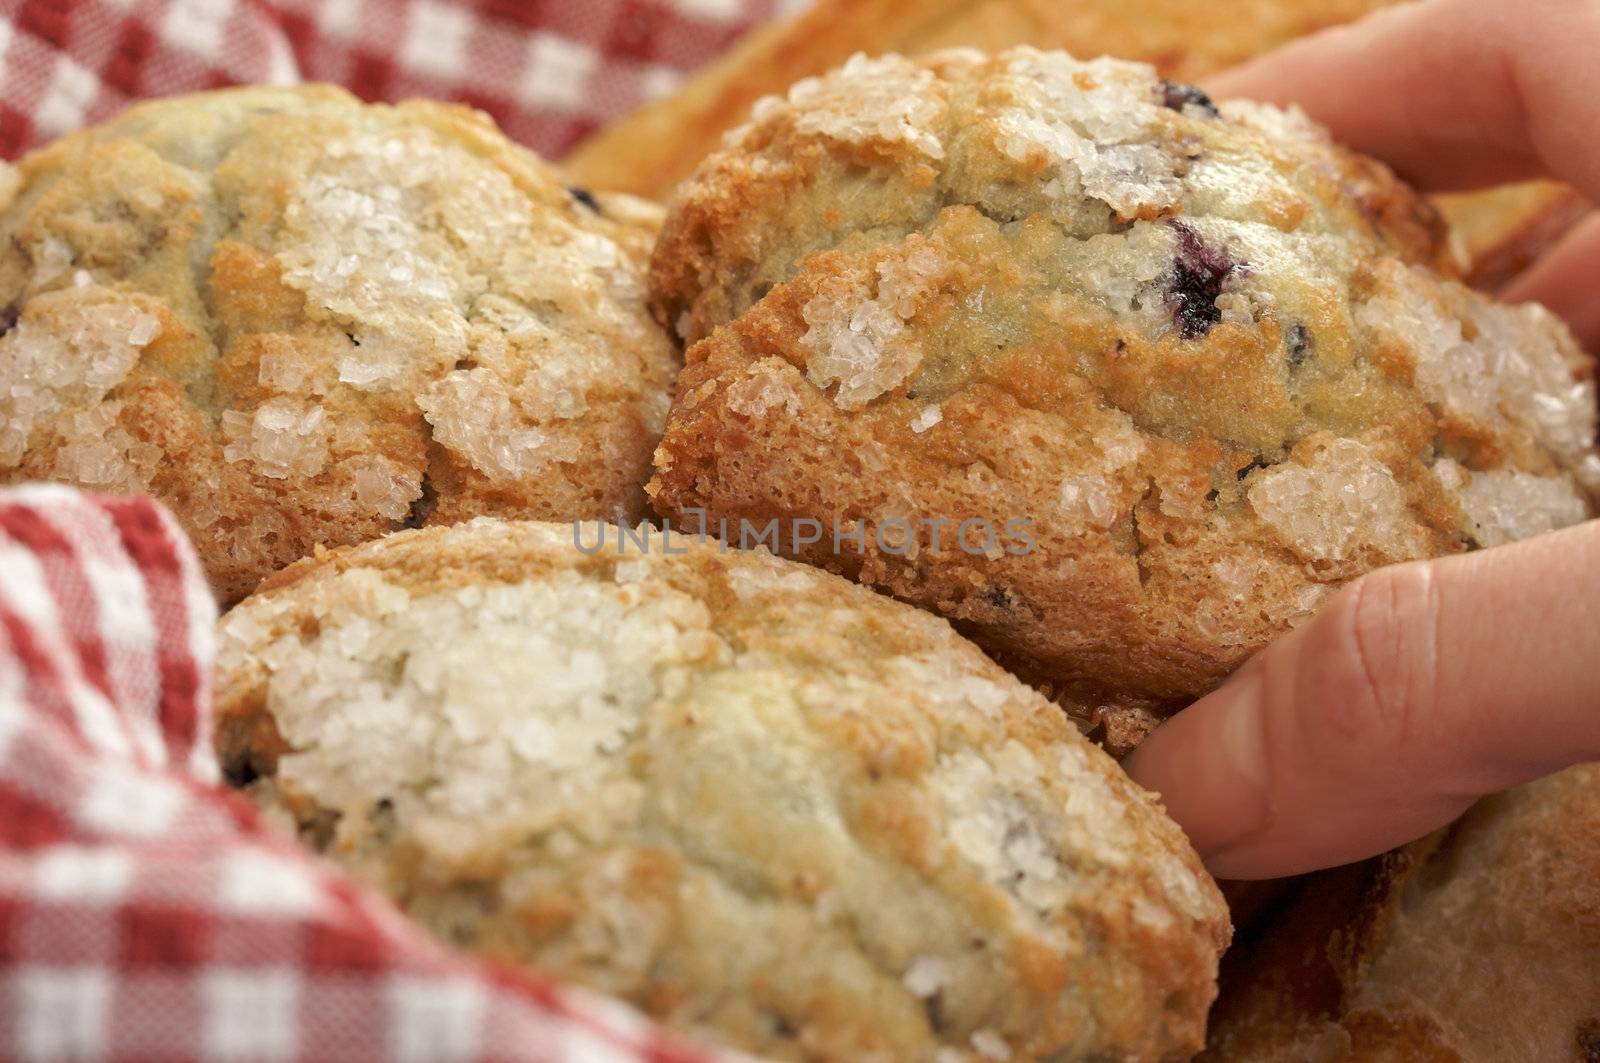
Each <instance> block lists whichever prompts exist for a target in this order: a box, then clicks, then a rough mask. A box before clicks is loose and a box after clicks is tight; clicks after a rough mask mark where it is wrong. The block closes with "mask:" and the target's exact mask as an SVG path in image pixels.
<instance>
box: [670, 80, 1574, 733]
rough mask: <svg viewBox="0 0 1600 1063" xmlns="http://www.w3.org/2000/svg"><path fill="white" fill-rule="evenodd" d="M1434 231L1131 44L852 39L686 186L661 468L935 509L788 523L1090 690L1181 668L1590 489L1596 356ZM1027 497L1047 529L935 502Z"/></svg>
mask: <svg viewBox="0 0 1600 1063" xmlns="http://www.w3.org/2000/svg"><path fill="white" fill-rule="evenodd" d="M1440 233H1441V227H1440V226H1439V224H1438V221H1437V219H1436V217H1435V216H1434V215H1433V213H1432V212H1431V211H1430V209H1429V208H1428V207H1427V205H1426V204H1425V203H1424V202H1423V201H1422V200H1420V199H1419V198H1418V197H1417V196H1416V195H1415V194H1414V193H1413V192H1412V191H1411V190H1410V189H1408V188H1407V187H1406V186H1405V185H1404V184H1402V183H1401V182H1399V181H1398V180H1397V179H1395V178H1394V176H1393V175H1392V174H1391V173H1389V171H1387V170H1386V169H1385V168H1384V167H1382V166H1381V165H1379V164H1378V163H1376V162H1373V161H1371V160H1368V159H1364V158H1361V157H1359V156H1357V155H1354V154H1352V153H1350V152H1348V151H1345V150H1343V149H1341V148H1339V147H1337V146H1336V145H1334V144H1332V143H1331V142H1330V141H1329V140H1328V138H1327V137H1326V135H1325V134H1324V133H1323V132H1322V131H1321V130H1320V129H1318V128H1317V127H1315V126H1314V125H1313V124H1312V123H1310V122H1309V121H1308V120H1307V119H1305V118H1304V116H1303V115H1300V114H1298V113H1295V112H1283V111H1279V110H1275V109H1273V108H1270V107H1266V106H1261V105H1256V104H1251V103H1246V102H1230V103H1222V104H1217V103H1214V102H1213V101H1211V100H1210V99H1208V98H1207V97H1206V96H1205V95H1204V94H1203V93H1202V92H1200V91H1199V90H1198V89H1194V88H1191V87H1187V86H1183V85H1177V84H1173V83H1171V82H1165V81H1162V80H1160V79H1158V78H1157V77H1156V76H1155V74H1154V72H1153V70H1152V69H1151V68H1150V67H1148V66H1146V65H1143V64H1137V63H1127V62H1121V61H1117V60H1110V59H1098V60H1094V61H1090V62H1079V61H1077V60H1074V59H1072V58H1071V57H1069V56H1067V55H1065V54H1063V53H1059V52H1056V53H1041V52H1037V51H1034V50H1031V49H1018V50H1014V51H1010V52H1006V53H1003V54H1001V55H997V56H994V57H985V56H982V55H979V54H976V53H971V52H948V53H942V54H939V55H935V56H933V57H930V58H927V59H921V60H909V59H903V58H899V57H896V56H889V57H885V58H880V59H866V58H861V57H858V58H856V59H854V60H852V61H851V62H850V63H849V64H848V65H846V66H845V67H844V68H843V69H842V70H840V71H838V72H836V73H834V74H831V75H828V76H827V77H824V78H821V79H813V80H809V81H805V82H801V83H800V84H798V85H796V86H795V87H794V89H793V90H792V91H791V92H790V93H789V95H788V97H787V98H786V99H776V98H774V99H769V100H766V101H763V102H762V103H761V104H760V105H758V106H757V107H756V108H755V112H754V115H753V117H752V119H751V121H750V122H749V124H747V125H746V126H744V127H743V128H741V129H739V130H737V131H736V132H734V133H732V134H731V135H730V136H729V138H728V141H727V143H726V145H725V146H724V148H723V149H722V150H721V151H720V152H719V153H717V154H716V155H715V156H713V157H712V158H711V159H709V160H708V161H707V162H706V163H705V164H704V165H703V166H702V167H701V169H700V170H699V171H698V173H697V174H696V175H695V177H694V178H692V179H691V180H690V181H689V182H687V183H686V184H685V185H684V187H683V188H682V190H681V191H680V194H679V198H678V201H677V202H676V204H675V205H674V206H673V207H672V208H671V210H670V212H669V216H668V220H667V222H666V224H665V227H664V230H663V234H662V238H661V241H660V242H659V244H658V246H657V250H656V253H655V257H654V260H653V266H652V297H653V301H654V306H655V308H656V311H657V314H658V316H659V317H660V319H661V320H662V321H663V322H664V323H666V324H668V325H670V326H671V327H673V328H675V329H676V331H677V333H678V334H679V336H680V337H681V338H682V339H683V340H684V342H685V343H687V344H688V345H689V349H688V352H687V355H686V362H687V366H686V369H685V373H684V375H683V377H682V379H681V381H680V384H679V389H678V395H677V399H676V401H675V405H674V408H673V411H672V414H671V415H670V417H669V424H668V429H667V433H666V436H665V439H664V441H663V444H662V446H661V448H660V449H659V451H658V453H657V456H656V465H657V473H658V475H657V479H656V481H655V483H654V486H653V488H652V490H653V491H654V493H655V497H656V500H657V502H658V504H659V506H660V507H661V508H662V509H663V510H664V511H665V512H667V513H669V514H673V515H678V516H682V515H684V514H686V513H689V512H692V511H698V510H702V509H703V510H707V511H709V512H710V513H711V514H714V515H717V516H720V517H749V518H751V519H758V520H759V519H763V518H765V517H767V516H769V515H773V514H784V515H796V514H800V515H804V516H807V517H812V518H815V519H819V520H821V521H823V523H824V524H825V525H827V524H832V523H843V524H860V525H866V526H868V527H869V528H870V527H871V526H873V525H877V524H882V523H884V522H886V521H889V520H891V519H895V518H900V519H904V518H910V519H911V520H912V523H913V524H917V525H919V527H921V534H920V537H919V538H918V539H917V541H916V543H915V544H914V545H913V547H912V548H910V549H908V550H905V551H902V552H901V553H900V554H898V555H896V556H891V555H890V554H889V553H887V552H886V551H883V550H880V549H877V548H875V546H874V543H873V537H872V536H871V535H869V536H868V537H867V538H868V548H867V549H866V550H864V551H860V552H851V551H845V552H843V553H839V552H833V551H823V550H821V549H819V548H812V549H810V550H809V551H807V550H800V549H797V550H796V551H794V552H795V553H796V554H797V556H803V557H805V558H806V559H807V560H811V561H815V562H817V563H821V564H825V565H828V566H830V567H833V568H836V569H838V570H840V571H844V572H847V573H850V574H852V575H856V576H858V577H859V578H861V579H863V580H865V581H867V582H871V583H873V584H874V585H876V586H879V587H880V588H882V589H884V590H887V591H889V592H891V593H893V594H896V595H898V596H900V597H903V598H906V599H908V600H911V601H915V602H917V603H919V604H922V605H925V606H928V607H930V608H934V609H937V610H939V611H941V612H943V613H944V614H945V615H947V616H949V617H951V618H952V619H954V620H956V621H957V622H958V625H960V626H961V627H962V628H963V630H965V631H967V632H968V633H970V634H971V635H972V636H973V637H974V638H976V639H977V640H978V641H980V642H981V643H982V644H983V645H985V647H986V648H989V649H991V650H992V651H994V652H997V653H1001V654H1004V655H1007V656H1008V658H1011V659H1014V660H1016V661H1017V662H1019V667H1023V668H1025V669H1027V670H1029V671H1031V672H1032V673H1035V674H1038V675H1040V676H1042V677H1044V678H1048V679H1051V680H1055V681H1059V682H1060V683H1061V684H1063V685H1064V686H1069V687H1071V686H1076V687H1077V688H1079V689H1080V690H1081V692H1082V693H1083V696H1084V697H1085V698H1086V699H1088V701H1089V702H1093V701H1095V699H1100V698H1110V697H1122V696H1126V697H1129V698H1133V699H1136V700H1137V699H1144V700H1145V701H1146V702H1147V703H1149V704H1154V705H1158V706H1159V705H1171V704H1180V703H1182V702H1183V701H1184V700H1186V699H1188V698H1192V697H1194V696H1195V695H1197V694H1199V693H1202V692H1203V691H1204V690H1206V689H1208V688H1209V687H1210V686H1211V685H1213V684H1214V683H1215V682H1216V681H1217V680H1218V679H1219V678H1220V677H1221V676H1223V675H1225V674H1226V673H1227V672H1228V671H1229V670H1230V669H1231V668H1232V667H1233V666H1235V665H1236V664H1237V663H1238V662H1239V661H1240V660H1242V659H1243V658H1244V657H1245V656H1247V655H1248V654H1249V653H1250V652H1252V651H1253V650H1254V649H1256V648H1257V647H1259V646H1261V645H1263V644H1264V643H1265V642H1266V641H1268V640H1269V639H1270V638H1272V637H1274V636H1275V635H1277V634H1280V633H1281V632H1282V631H1284V630H1285V629H1286V628H1287V627H1288V626H1289V625H1291V624H1293V623H1294V622H1295V621H1296V620H1297V619H1298V618H1300V617H1302V616H1304V615H1306V614H1307V612H1308V611H1309V610H1311V609H1313V608H1314V607H1315V605H1316V603H1317V602H1318V601H1319V600H1320V599H1321V598H1322V597H1323V596H1324V595H1325V594H1326V592H1327V591H1328V590H1329V589H1331V588H1332V587H1334V586H1337V585H1338V584H1340V583H1342V582H1344V581H1346V580H1348V579H1350V578H1353V577H1354V576H1357V575H1359V574H1361V573H1362V572H1365V571H1368V570H1370V569H1371V568H1374V567H1376V566H1378V565H1380V564H1385V563H1390V562H1396V561H1403V560H1407V559H1411V558H1419V557H1429V556H1436V555H1440V554H1445V553H1450V552H1453V551H1459V550H1464V549H1470V548H1474V547H1477V546H1490V545H1494V544H1497V543H1502V542H1507V541H1510V540H1512V539H1516V538H1521V537H1525V536H1527V535H1531V534H1535V533H1537V532H1539V531H1544V530H1548V529H1551V528H1555V527H1559V526H1562V525H1565V524H1569V523H1573V522H1575V521H1578V520H1582V519H1583V518H1584V517H1586V516H1587V515H1588V514H1589V513H1590V506H1591V501H1590V497H1589V491H1590V490H1591V489H1592V488H1593V487H1594V486H1595V485H1596V484H1597V483H1600V457H1597V455H1596V453H1595V451H1594V447H1593V444H1594V437H1595V410H1594V386H1593V382H1592V366H1591V363H1590V361H1589V359H1588V358H1587V357H1586V356H1585V355H1583V353H1582V352H1581V351H1580V350H1579V348H1578V347H1577V345H1576V344H1575V343H1574V341H1573V340H1572V338H1571V336H1570V334H1569V333H1568V332H1567V331H1566V329H1565V328H1564V327H1563V326H1562V325H1561V324H1560V323H1559V322H1558V321H1557V320H1556V319H1555V318H1554V317H1553V316H1552V315H1550V314H1548V313H1547V312H1545V311H1544V310H1543V309H1541V308H1539V307H1536V306H1516V307H1513V306H1508V305H1503V304H1500V303H1497V302H1495V301H1493V300H1491V299H1489V298H1487V297H1484V296H1482V295H1479V294H1476V293H1474V292H1472V291H1470V290H1468V289H1466V288H1464V287H1462V286H1461V285H1460V284H1458V283H1456V282H1455V281H1453V280H1451V279H1449V277H1450V274H1451V273H1452V271H1453V269H1454V267H1453V264H1452V260H1451V256H1450V255H1449V254H1448V249H1447V248H1446V246H1445V245H1444V243H1443V242H1442V240H1441V239H1440ZM1014 518H1015V519H1024V518H1025V519H1026V520H1027V521H1029V522H1030V523H1031V538H1032V539H1033V540H1034V541H1035V546H1034V547H1033V548H1032V549H1031V550H1030V551H1028V552H1027V553H1026V554H1018V555H1015V556H1013V555H1012V554H1010V553H1009V552H1001V553H999V554H997V553H996V552H995V551H989V556H982V554H981V552H971V551H968V552H963V551H951V550H949V549H948V548H946V549H944V550H942V551H941V550H940V549H938V548H937V546H936V544H935V543H934V542H933V541H930V540H931V535H930V534H929V531H928V529H927V528H926V527H922V525H923V524H924V523H925V522H930V521H942V522H946V524H947V527H949V528H954V527H956V526H957V525H958V524H959V523H960V522H962V521H964V520H984V521H987V522H988V523H990V524H991V525H992V526H996V527H998V526H1000V525H1002V524H1003V522H1005V521H1007V520H1011V519H1014ZM948 540H949V535H948V533H947V534H946V541H947V542H948ZM1163 711H1164V710H1163Z"/></svg>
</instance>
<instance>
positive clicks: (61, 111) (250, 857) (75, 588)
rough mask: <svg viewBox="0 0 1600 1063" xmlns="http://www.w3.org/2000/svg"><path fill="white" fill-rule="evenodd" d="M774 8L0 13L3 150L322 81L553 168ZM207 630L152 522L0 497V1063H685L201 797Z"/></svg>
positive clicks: (231, 803) (188, 558)
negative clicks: (429, 109) (187, 99)
mask: <svg viewBox="0 0 1600 1063" xmlns="http://www.w3.org/2000/svg"><path fill="white" fill-rule="evenodd" d="M780 2H781V0H459V2H451V0H0V157H5V158H15V157H17V156H18V155H20V154H21V153H23V152H25V151H27V150H29V149H31V148H34V147H37V146H39V145H40V144H42V143H44V142H45V141H47V140H49V139H50V138H52V137H54V136H57V135H60V134H62V133H65V132H69V131H71V130H73V129H76V128H78V127H80V126H82V125H84V124H87V123H92V122H96V121H99V120H101V119H104V118H106V117H109V116H110V115H112V114H114V113H115V112H116V111H118V110H119V109H120V108H121V107H123V106H124V105H125V104H126V103H128V102H130V101H131V100H134V99H137V98H143V97H150V96H161V95H168V94H172V93H178V92H188V91H194V90H198V89H206V88H214V87H217V86H221V85H227V84H234V83H247V82H272V83H280V84H281V83H292V82H295V81H331V82H337V83H340V84H343V85H346V86H347V87H349V88H351V89H353V90H355V91H356V92H357V93H358V94H360V95H362V96H363V97H365V98H367V99H373V100H378V99H383V100H394V99H401V98H405V97H408V96H431V97H436V98H441V99H450V100H457V101H460V102H465V103H470V104H473V105H475V106H478V107H481V108H483V109H484V110H486V111H488V112H489V113H490V114H492V115H493V116H494V117H495V119H496V120H497V121H499V122H500V124H501V125H502V127H503V128H505V129H506V130H507V131H508V132H509V133H510V134H511V135H512V136H513V137H515V138H517V139H519V140H521V141H523V142H524V143H526V144H528V145H529V146H531V147H533V148H535V149H536V150H538V151H540V152H542V153H543V154H545V155H547V156H551V157H554V156H557V155H559V154H560V153H561V152H562V151H564V150H565V149H566V148H568V147H570V146H571V145H572V143H573V142H575V141H576V140H578V139H580V138H581V137H582V136H583V135H584V134H585V133H587V132H589V131H590V130H592V129H593V128H595V127H596V126H597V125H599V124H600V123H602V122H604V121H605V120H607V119H608V118H611V117H614V116H616V115H618V114H621V113H622V112H624V111H626V110H627V109H629V108H630V107H632V106H634V105H635V104H637V103H638V102H640V101H641V100H643V99H645V98H646V97H648V96H650V95H652V94H655V93H658V92H661V91H665V90H666V89H667V88H669V87H670V86H671V85H672V84H673V83H675V82H676V81H677V80H678V79H679V77H680V76H681V75H682V74H683V73H684V72H685V71H687V70H690V69H692V68H693V67H695V66H696V65H698V64H700V63H702V62H704V61H705V60H706V59H708V58H710V57H712V56H713V55H715V54H716V53H717V52H719V51H720V50H722V49H723V48H724V47H725V46H726V45H727V44H728V43H729V42H730V41H731V40H732V39H733V38H734V37H736V36H737V35H738V34H739V33H740V32H742V31H743V30H745V29H747V28H748V27H749V26H750V25H751V24H753V23H754V22H756V21H758V20H760V19H762V18H765V17H768V16H769V15H770V14H771V13H772V12H773V11H774V10H775V9H776V8H777V7H778V6H779V4H780ZM214 620H215V613H214V608H213V605H212V603H211V600H210V597H209V596H208V595H207V594H206V592H205V588H204V584H203V583H202V581H201V579H200V575H199V572H198V569H197V566H196V562H195V559H194V556H193V554H192V553H191V551H190V550H189V548H188V546H187V544H185V543H184V542H183V540H182V536H181V534H180V533H179V532H178V531H177V529H176V526H175V525H174V524H173V523H172V521H171V520H170V519H169V518H168V517H167V516H166V514H165V513H164V512H163V511H162V510H161V509H160V508H159V507H158V506H156V505H155V504H153V503H151V502H148V501H135V500H116V499H97V498H90V497H87V496H84V495H81V494H78V493H75V492H72V491H69V490H66V489H63V488H47V487H39V488H25V489H21V490H17V491H11V492H0V1059H6V1060H9V1059H17V1060H114V1061H124V1060H126V1061H133V1060H152V1061H162V1063H166V1061H181V1060H190V1059H205V1060H239V1061H245V1060H251V1061H255V1060H261V1061H276V1060H368V1059H392V1060H415V1061H418V1063H446V1061H451V1060H508V1061H509V1060H538V1061H548V1063H629V1061H646V1060H648V1061H651V1063H701V1061H706V1063H711V1061H715V1060H731V1059H733V1058H735V1057H733V1056H731V1055H727V1054H723V1055H718V1054H715V1053H712V1052H709V1051H706V1050H702V1049H691V1048H686V1047H683V1046H681V1045H679V1044H677V1043H675V1042H673V1041H672V1040H670V1039H669V1038H667V1037H666V1036H665V1035H663V1034H662V1033H660V1032H659V1031H658V1030H656V1029H655V1028H653V1027H652V1026H650V1025H649V1024H648V1023H646V1022H644V1021H643V1020H641V1019H640V1018H639V1017H638V1016H636V1015H635V1014H633V1013H632V1012H630V1011H628V1010H626V1009H624V1008H622V1007H620V1006H619V1005H616V1004H613V1003H611V1002H608V1001H604V1000H600V999H597V998H591V997H589V996H587V995H585V994H581V993H576V992H573V991H572V990H570V989H558V988H556V987H554V986H551V985H549V984H546V983H542V982H539V981H537V980H534V979H532V978H529V977H527V976H526V975H522V974H518V973H513V972H509V971H504V970H500V969H496V968H493V967H491V966H488V965H485V964H479V963H474V962H471V961H469V960H468V959H466V958H464V957H461V956H458V955H455V954H452V953H450V952H449V951H447V950H445V949H443V948H442V947H440V946H438V945H436V944H434V943H433V942H431V941H430V940H429V939H428V938H426V937H425V936H424V935H423V934H422V933H421V932H420V931H418V930H417V929H416V928H415V927H413V926H412V925H411V924H409V923H408V922H407V921H406V920H405V919H404V918H403V917H402V916H401V915H400V914H399V913H398V912H397V911H396V910H395V909H394V908H393V907H392V906H391V905H390V904H389V903H388V902H387V901H385V900H384V899H383V898H381V897H379V896H377V895H376V894H374V893H373V892H371V891H369V890H367V889H365V888H363V887H361V886H360V885H358V884H356V883H354V882H352V881H350V880H349V879H346V878H344V877H342V876H340V875H338V874H336V873H334V872H332V871H330V870H328V869H326V868H324V867H322V866H321V865H319V864H317V863H315V862H314V860H313V859H312V858H311V857H310V856H309V855H307V854H305V853H303V852H302V851H301V850H300V849H299V848H298V847H297V846H295V845H294V844H293V843H292V842H291V841H289V840H287V839H282V838H279V837H276V836H274V835H272V834H269V833H267V832H266V831H265V830H264V829H263V828H262V826H261V825H260V823H259V822H258V820H257V818H256V816H255V814H254V813H253V811H252V810H251V808H250V807H249V806H248V805H247V804H246V803H245V802H243V801H242V800H240V799H238V798H236V797H234V796H232V795H229V794H227V793H225V792H223V791H222V790H220V789H218V787H217V765H216V761H215V758H214V757H213V755H212V752H211V748H210V739H209V719H208V713H209V711H210V702H209V694H210V692H209V670H210V667H211V637H212V634H211V633H212V625H213V622H214Z"/></svg>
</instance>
